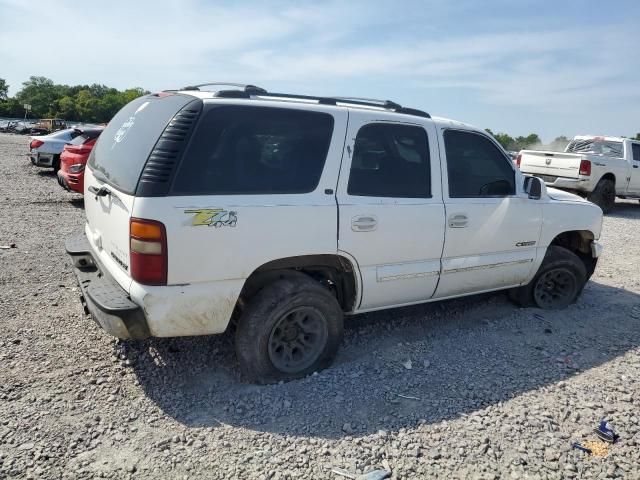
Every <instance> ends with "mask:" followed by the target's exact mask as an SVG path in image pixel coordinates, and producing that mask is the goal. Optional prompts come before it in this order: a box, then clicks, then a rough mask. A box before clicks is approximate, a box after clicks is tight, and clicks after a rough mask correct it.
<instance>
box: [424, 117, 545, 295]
mask: <svg viewBox="0 0 640 480" xmlns="http://www.w3.org/2000/svg"><path fill="white" fill-rule="evenodd" d="M440 134H441V137H440V139H441V144H442V145H444V153H445V157H446V168H443V185H444V189H445V196H444V198H445V206H446V216H447V225H446V235H445V237H446V241H445V245H444V250H443V255H442V274H441V278H440V283H439V285H438V290H437V292H436V297H439V298H442V297H450V296H455V295H461V294H466V293H475V292H482V291H488V290H495V289H499V288H504V287H510V286H515V285H519V284H521V283H523V282H524V281H525V280H526V279H527V278H528V277H529V274H530V273H531V269H532V268H533V265H534V263H535V259H536V254H537V248H536V247H537V246H538V241H539V239H540V228H541V225H542V208H541V205H540V202H536V201H533V200H530V199H529V198H528V197H527V195H526V194H524V192H523V191H522V186H521V185H516V178H520V176H518V175H516V173H515V170H514V167H513V163H512V162H511V161H509V159H508V158H507V157H506V155H505V154H504V153H503V151H502V149H500V148H498V146H497V145H496V144H495V143H494V142H493V140H491V139H490V138H489V137H488V136H486V135H484V134H482V133H479V132H472V131H467V130H454V129H447V130H444V131H443V132H441V133H440Z"/></svg>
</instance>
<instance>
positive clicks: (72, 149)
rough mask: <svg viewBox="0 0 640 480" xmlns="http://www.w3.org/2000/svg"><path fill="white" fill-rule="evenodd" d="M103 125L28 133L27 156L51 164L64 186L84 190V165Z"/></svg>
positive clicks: (40, 165) (61, 184)
mask: <svg viewBox="0 0 640 480" xmlns="http://www.w3.org/2000/svg"><path fill="white" fill-rule="evenodd" d="M103 130H104V127H99V126H98V127H96V126H94V127H86V128H85V127H83V128H68V129H66V130H60V131H57V132H54V133H51V134H49V135H39V136H33V137H31V142H30V143H29V154H28V155H29V157H30V159H31V163H32V164H33V165H35V166H38V167H43V168H53V170H54V171H55V172H56V174H57V177H58V183H59V184H60V186H61V187H63V188H64V189H66V190H69V191H74V192H77V193H83V191H84V168H85V165H86V164H87V159H88V158H89V154H90V153H91V150H92V149H93V146H94V145H95V143H96V141H97V139H98V137H99V136H100V134H101V133H102V131H103Z"/></svg>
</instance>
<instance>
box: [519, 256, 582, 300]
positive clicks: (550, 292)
mask: <svg viewBox="0 0 640 480" xmlns="http://www.w3.org/2000/svg"><path fill="white" fill-rule="evenodd" d="M587 279H588V274H587V270H586V268H585V266H584V263H583V262H582V260H580V258H579V257H578V256H577V255H576V254H575V253H573V252H571V251H570V250H567V249H566V248H563V247H558V246H555V245H552V246H550V247H549V248H548V249H547V253H546V255H545V257H544V260H543V261H542V264H541V265H540V268H539V269H538V273H536V276H535V277H533V280H532V281H531V282H529V283H528V284H527V285H524V286H522V287H519V288H513V289H511V290H510V291H509V298H510V299H511V300H512V301H513V302H514V303H516V304H517V305H519V306H521V307H538V308H542V309H545V310H559V309H562V308H566V307H568V306H569V305H571V304H572V303H574V302H575V301H576V299H577V298H578V296H579V295H580V293H581V292H582V289H583V288H584V285H585V284H586V283H587Z"/></svg>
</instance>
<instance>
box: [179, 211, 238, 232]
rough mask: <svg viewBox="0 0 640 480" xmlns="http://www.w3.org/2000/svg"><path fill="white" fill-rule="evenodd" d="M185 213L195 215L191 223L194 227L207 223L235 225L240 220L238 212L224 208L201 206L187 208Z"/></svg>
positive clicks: (209, 225)
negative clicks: (191, 208)
mask: <svg viewBox="0 0 640 480" xmlns="http://www.w3.org/2000/svg"><path fill="white" fill-rule="evenodd" d="M184 213H186V214H190V215H193V218H192V219H191V225H192V226H194V227H197V226H200V225H206V226H208V227H216V228H219V227H235V226H236V223H237V221H238V213H237V212H235V211H233V210H223V209H222V208H200V209H195V210H185V211H184Z"/></svg>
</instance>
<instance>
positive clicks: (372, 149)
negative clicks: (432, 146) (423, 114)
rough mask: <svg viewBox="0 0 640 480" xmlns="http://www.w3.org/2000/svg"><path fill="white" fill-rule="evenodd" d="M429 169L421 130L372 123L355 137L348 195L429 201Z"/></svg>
mask: <svg viewBox="0 0 640 480" xmlns="http://www.w3.org/2000/svg"><path fill="white" fill-rule="evenodd" d="M430 169H431V165H430V158H429V140H428V138H427V132H426V131H425V130H424V129H423V128H421V127H414V126H409V125H393V124H386V123H371V124H369V125H365V126H364V127H362V128H361V129H360V130H359V131H358V135H357V136H356V141H355V146H354V149H353V158H352V160H351V172H350V173H349V185H348V186H347V193H348V194H349V195H361V196H367V197H397V198H429V197H431V170H430Z"/></svg>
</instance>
